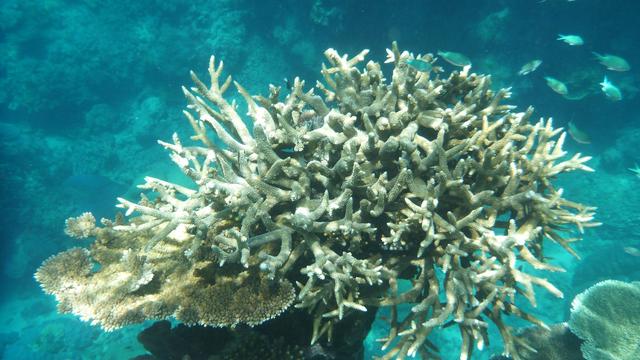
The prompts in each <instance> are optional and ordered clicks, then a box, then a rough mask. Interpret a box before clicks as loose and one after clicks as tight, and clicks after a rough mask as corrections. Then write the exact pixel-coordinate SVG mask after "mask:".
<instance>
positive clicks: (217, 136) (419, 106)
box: [43, 44, 594, 359]
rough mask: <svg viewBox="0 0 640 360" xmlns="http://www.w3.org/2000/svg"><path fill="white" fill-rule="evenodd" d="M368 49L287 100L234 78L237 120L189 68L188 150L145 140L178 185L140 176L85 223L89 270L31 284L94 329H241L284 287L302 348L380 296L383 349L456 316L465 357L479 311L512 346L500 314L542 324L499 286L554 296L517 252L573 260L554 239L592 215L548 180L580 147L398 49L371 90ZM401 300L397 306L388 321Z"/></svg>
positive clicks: (479, 87) (281, 299)
mask: <svg viewBox="0 0 640 360" xmlns="http://www.w3.org/2000/svg"><path fill="white" fill-rule="evenodd" d="M366 54H367V51H363V52H361V53H360V54H358V55H356V56H355V57H352V58H349V57H348V56H346V55H345V56H340V55H339V54H338V53H337V52H336V51H335V50H333V49H329V50H327V51H326V53H325V55H326V57H327V59H328V61H329V64H328V65H325V66H323V70H322V74H323V76H324V80H325V82H324V84H322V83H318V84H317V85H316V88H315V89H311V90H307V91H305V90H304V87H305V84H304V82H303V81H300V80H299V79H296V80H295V81H294V83H293V89H292V91H291V93H289V94H287V95H286V96H285V97H284V99H281V96H282V90H281V89H280V88H277V87H273V86H272V87H271V88H270V91H269V95H268V96H267V97H252V96H250V95H249V94H248V93H247V92H246V90H245V89H244V88H242V87H241V86H240V85H239V84H237V83H234V85H235V87H236V88H237V90H238V92H239V93H240V94H241V95H242V97H243V98H244V100H245V101H246V104H247V108H248V115H249V117H250V118H251V124H252V129H253V131H250V129H249V128H248V127H247V125H246V122H245V120H244V119H243V118H242V116H241V115H240V114H239V112H238V109H237V105H236V104H235V103H234V102H229V101H228V100H226V98H225V92H226V91H227V90H228V89H229V87H230V85H231V84H232V81H231V78H230V77H228V78H226V79H225V80H223V79H222V77H221V76H222V63H220V64H216V62H215V59H214V58H213V57H212V58H211V62H210V67H209V75H210V78H211V79H210V85H207V84H205V83H204V82H202V81H201V80H200V79H199V78H198V77H197V76H196V75H195V74H192V78H193V81H194V83H195V87H194V88H192V89H186V88H184V93H185V95H186V97H187V99H188V101H189V106H188V108H189V111H185V116H186V117H187V119H188V120H189V122H190V123H191V125H192V127H193V129H194V131H195V136H193V137H192V139H194V140H196V141H199V142H200V143H201V145H186V144H183V142H182V141H181V140H180V138H179V137H178V135H177V134H174V136H173V141H172V142H171V143H169V142H160V143H161V144H162V145H163V146H164V147H166V148H167V149H168V150H170V151H171V159H172V160H173V161H174V162H175V163H176V164H177V165H178V166H179V167H180V169H181V170H182V171H183V172H184V173H185V174H186V175H187V176H188V177H190V178H191V179H192V180H193V183H194V186H193V187H192V188H187V187H184V186H181V185H177V184H172V183H169V182H166V181H163V180H159V179H155V178H151V177H147V178H146V179H145V180H146V183H145V184H143V185H141V186H140V187H141V188H142V189H144V190H148V191H153V192H155V193H156V196H155V200H153V201H151V200H149V199H148V198H147V197H145V196H143V198H142V199H141V200H140V201H139V202H137V203H135V202H131V201H128V200H125V199H119V201H120V207H121V208H123V209H125V210H126V212H127V213H126V215H127V216H129V217H128V221H124V220H118V221H116V222H115V223H108V222H107V223H105V226H104V227H101V228H98V229H96V230H95V234H96V236H97V241H96V243H95V244H94V245H93V247H92V248H91V250H90V252H91V256H92V258H93V259H95V261H97V262H98V263H99V264H100V268H99V269H98V270H97V271H96V272H94V273H91V274H90V275H89V276H87V277H86V278H84V280H85V281H84V283H83V284H81V286H79V287H78V288H77V290H76V291H74V292H69V291H67V290H66V288H64V287H63V286H51V284H46V283H44V282H43V285H44V287H45V289H47V290H48V291H49V292H51V293H54V294H55V295H56V296H57V297H58V299H59V300H60V301H65V302H66V303H68V304H69V310H70V311H72V312H74V313H76V314H79V315H81V316H82V317H83V318H84V319H87V320H92V321H94V322H96V323H99V324H100V325H102V326H103V327H106V328H114V327H117V326H122V325H124V324H127V323H130V322H133V321H141V320H143V319H149V318H162V317H166V316H168V315H170V314H173V315H174V316H177V317H178V318H181V319H183V320H184V321H186V322H188V323H200V324H208V325H234V324H236V323H247V324H249V325H252V324H257V323H259V322H261V321H263V320H266V319H268V318H270V317H273V316H276V315H277V314H278V313H279V312H281V311H283V310H285V309H286V307H287V306H288V304H289V302H290V295H291V294H292V290H291V287H290V285H289V284H291V283H295V284H296V285H297V286H298V290H297V294H296V297H295V300H294V304H295V306H296V307H298V308H302V309H306V310H307V311H309V312H310V313H311V314H313V316H314V318H315V320H314V322H313V324H310V326H312V327H313V338H312V341H313V342H315V341H318V340H319V339H321V338H322V337H323V336H325V335H326V336H328V337H329V338H330V337H331V336H332V332H333V327H334V324H336V323H337V322H339V321H340V320H341V319H343V318H344V317H345V316H346V314H347V313H353V312H364V311H369V309H374V308H376V307H379V306H390V307H391V308H392V317H391V332H390V334H389V336H388V337H387V338H386V339H384V345H383V347H384V348H389V351H388V353H387V356H386V357H387V358H391V357H394V356H395V357H397V358H404V357H405V356H406V355H414V354H418V353H420V354H426V353H427V349H426V348H425V346H424V344H425V343H426V342H428V341H427V337H428V335H429V334H430V333H431V331H433V330H435V329H436V328H438V327H440V326H442V325H445V324H447V323H451V322H453V323H455V324H457V326H458V327H459V328H460V332H461V336H462V349H461V356H460V358H461V359H466V358H468V357H469V356H470V355H471V353H472V351H473V348H474V346H473V345H474V344H476V345H477V346H478V347H482V346H483V344H484V343H485V342H486V341H487V336H488V335H487V326H488V322H489V321H491V322H493V323H495V324H496V325H497V326H498V328H499V330H500V333H501V335H502V337H503V340H504V342H505V346H506V349H507V351H508V352H510V353H514V355H517V354H515V351H516V350H515V345H514V340H513V337H512V335H511V332H510V328H509V327H507V326H506V325H505V324H504V322H503V315H504V314H510V315H514V316H518V317H520V318H523V319H525V320H527V321H530V322H533V323H536V324H540V325H543V324H542V323H541V322H540V321H539V320H537V319H536V318H535V317H533V316H532V315H530V314H527V313H525V312H524V311H522V310H521V309H520V308H518V307H517V306H516V305H515V297H516V296H524V297H526V298H527V299H528V300H529V301H530V302H531V303H533V304H534V305H535V295H534V290H533V288H534V285H537V286H541V287H544V288H546V289H547V290H549V291H550V292H551V293H553V294H554V295H556V296H562V294H561V293H560V291H559V290H557V289H556V288H555V287H554V286H553V285H552V284H550V283H549V282H548V281H547V280H546V279H544V278H540V277H537V276H532V275H529V274H527V273H526V272H524V271H522V270H521V268H520V267H519V266H518V265H519V262H522V261H524V262H527V263H529V264H530V265H531V266H533V267H534V268H536V269H542V270H549V271H560V270H562V269H560V268H558V267H555V266H552V265H549V264H547V263H545V262H544V254H543V246H542V243H543V239H545V238H547V239H550V240H552V241H554V242H556V243H558V244H560V245H561V246H563V247H564V248H565V249H567V251H569V252H571V253H573V250H571V248H570V246H569V245H570V242H571V241H573V240H574V238H573V237H572V238H566V237H565V235H564V234H565V233H571V232H572V231H573V230H575V229H577V230H579V231H582V230H583V228H584V227H586V226H592V225H594V223H593V222H592V217H593V209H592V208H590V207H586V206H583V205H581V204H577V203H575V202H571V201H569V200H565V199H564V198H563V197H562V196H563V191H562V189H556V188H555V187H554V186H553V184H552V179H553V178H554V177H555V176H556V175H558V174H560V173H563V172H568V171H573V170H576V169H581V170H587V171H591V169H590V168H589V167H587V166H586V165H584V162H585V161H587V160H588V159H589V158H588V157H583V156H581V155H580V154H576V155H574V156H573V157H570V158H567V157H566V155H567V153H566V152H565V151H564V150H563V149H562V145H563V142H564V139H565V136H566V135H565V133H563V132H562V130H561V129H554V128H553V126H552V122H551V120H547V121H545V120H540V121H538V122H535V123H533V124H532V123H530V122H529V120H530V117H531V115H532V112H533V110H532V109H531V108H529V109H527V110H526V111H524V112H515V111H514V107H513V106H510V105H504V104H502V101H503V100H505V99H507V98H508V97H509V95H510V93H509V91H508V90H506V89H502V90H499V91H493V90H492V89H491V87H490V78H489V77H488V76H483V75H477V74H473V73H470V72H469V68H468V67H467V68H465V69H464V70H462V71H459V72H453V73H451V74H450V75H449V76H448V77H440V75H439V74H438V73H436V71H439V68H438V67H434V72H419V71H416V70H415V69H413V68H411V67H410V66H408V65H407V61H409V60H411V59H414V58H416V57H415V56H414V55H413V54H410V53H408V52H400V51H399V50H398V48H397V46H396V45H395V44H394V46H393V49H391V50H389V51H388V54H389V59H388V61H389V62H392V63H393V64H392V65H393V71H392V74H391V77H390V78H391V80H390V81H387V79H385V77H384V75H383V73H382V66H381V65H380V64H379V63H376V62H372V61H369V62H367V63H366V64H365V65H364V66H361V64H362V63H363V62H364V59H365V55H366ZM418 58H420V59H421V60H422V61H427V62H433V61H434V58H433V56H431V55H424V56H419V57H418ZM316 91H317V92H318V93H319V94H316V93H315V92H316ZM221 144H222V145H221ZM134 214H135V215H134ZM132 215H133V216H132ZM46 266H47V264H45V265H43V267H45V269H46ZM400 279H407V280H409V281H410V282H411V288H410V289H409V290H408V291H404V292H400V291H399V290H398V286H397V283H398V281H399V280H400ZM244 287H247V289H244ZM267 289H271V290H269V291H273V292H269V293H267V292H265V291H267ZM274 289H275V290H274ZM236 290H237V291H241V290H243V291H245V293H246V296H248V297H249V298H252V297H253V299H255V301H257V304H258V305H257V306H256V311H257V312H256V313H253V314H251V315H249V316H247V313H245V312H246V307H243V306H242V305H240V306H237V305H236V304H235V303H236V302H237V301H238V300H239V298H238V297H237V295H233V294H232V292H233V291H236ZM207 296H213V297H216V298H217V299H218V300H217V304H216V305H207V304H204V303H203V300H201V299H204V298H205V297H207ZM273 296H275V297H276V299H275V300H274V299H273V298H272V297H273ZM97 299H100V300H99V301H98V300H97ZM400 304H412V305H413V307H412V310H411V312H410V313H409V314H408V315H406V317H404V318H398V312H397V309H396V307H397V306H398V305H400ZM258 309H260V310H258ZM224 311H231V314H228V317H224V316H223V315H221V314H223V312H224ZM114 314H115V315H114ZM243 314H244V315H243Z"/></svg>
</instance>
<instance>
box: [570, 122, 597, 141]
mask: <svg viewBox="0 0 640 360" xmlns="http://www.w3.org/2000/svg"><path fill="white" fill-rule="evenodd" d="M567 132H568V133H569V136H571V138H572V139H573V140H575V141H576V142H577V143H578V144H591V137H590V136H589V134H587V133H586V132H584V131H582V130H580V129H578V128H577V127H576V124H574V123H573V122H572V121H569V124H568V126H567Z"/></svg>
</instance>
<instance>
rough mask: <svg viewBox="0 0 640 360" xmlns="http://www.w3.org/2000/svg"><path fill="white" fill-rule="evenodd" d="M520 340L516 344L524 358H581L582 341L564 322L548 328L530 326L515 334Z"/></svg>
mask: <svg viewBox="0 0 640 360" xmlns="http://www.w3.org/2000/svg"><path fill="white" fill-rule="evenodd" d="M516 337H517V338H518V339H522V341H521V342H520V343H519V344H518V345H517V348H518V354H519V355H520V357H521V358H522V359H525V360H583V359H584V358H583V357H582V353H581V352H580V344H581V343H582V341H581V340H580V339H578V338H577V337H576V336H575V335H574V334H573V333H572V332H571V331H569V326H568V325H567V324H566V323H561V324H554V325H552V326H550V327H549V328H542V327H538V326H535V327H534V326H532V327H528V328H525V329H522V330H521V331H518V333H517V334H516Z"/></svg>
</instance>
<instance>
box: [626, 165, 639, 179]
mask: <svg viewBox="0 0 640 360" xmlns="http://www.w3.org/2000/svg"><path fill="white" fill-rule="evenodd" d="M628 169H629V171H631V172H632V173H634V174H636V176H637V177H640V167H638V164H637V163H636V165H635V166H634V167H632V168H628Z"/></svg>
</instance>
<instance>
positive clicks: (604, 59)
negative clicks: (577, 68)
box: [592, 51, 631, 71]
mask: <svg viewBox="0 0 640 360" xmlns="http://www.w3.org/2000/svg"><path fill="white" fill-rule="evenodd" d="M592 53H593V55H595V56H596V59H598V61H599V62H600V64H602V65H604V67H606V68H607V69H609V70H613V71H629V70H630V69H631V65H629V63H628V62H627V60H625V59H623V58H621V57H620V56H616V55H611V54H604V55H601V54H598V53H597V52H595V51H594V52H592Z"/></svg>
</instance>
